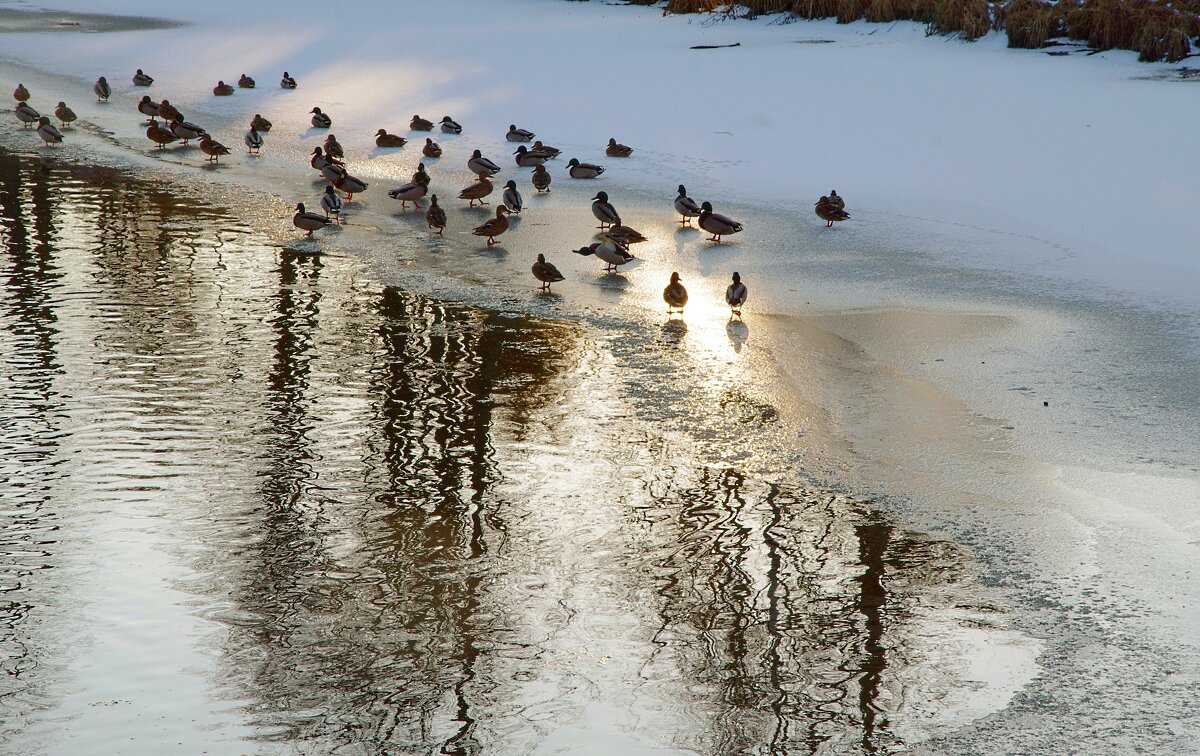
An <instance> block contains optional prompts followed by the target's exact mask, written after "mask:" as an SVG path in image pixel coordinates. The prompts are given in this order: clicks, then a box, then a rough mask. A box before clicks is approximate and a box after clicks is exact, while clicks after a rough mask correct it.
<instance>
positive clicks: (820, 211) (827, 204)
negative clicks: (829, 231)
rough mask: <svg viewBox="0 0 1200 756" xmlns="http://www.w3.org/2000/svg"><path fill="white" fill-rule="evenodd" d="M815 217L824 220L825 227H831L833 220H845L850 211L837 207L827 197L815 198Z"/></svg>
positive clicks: (839, 198)
mask: <svg viewBox="0 0 1200 756" xmlns="http://www.w3.org/2000/svg"><path fill="white" fill-rule="evenodd" d="M838 200H841V197H838ZM817 217H818V218H820V219H821V220H823V221H825V228H833V224H834V223H835V222H837V221H844V220H846V219H847V218H849V217H850V213H848V212H846V211H845V210H843V209H841V208H840V207H838V206H837V205H836V204H835V203H834V202H832V201H831V200H830V198H829V197H822V198H821V199H819V200H817Z"/></svg>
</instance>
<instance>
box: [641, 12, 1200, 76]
mask: <svg viewBox="0 0 1200 756" xmlns="http://www.w3.org/2000/svg"><path fill="white" fill-rule="evenodd" d="M629 2H631V3H634V4H637V5H646V4H651V3H653V2H654V0H629ZM743 11H745V13H746V15H748V16H751V17H753V16H758V15H765V14H772V13H788V14H791V15H793V16H798V17H800V18H836V19H837V20H838V23H843V24H848V23H851V22H853V21H857V20H858V19H860V18H865V19H866V20H868V21H872V22H877V23H890V22H893V21H902V20H912V21H917V22H920V23H924V24H926V26H927V28H928V30H929V33H931V34H948V35H958V36H961V37H962V38H963V39H967V40H973V39H978V38H979V37H982V36H984V35H985V34H987V33H988V30H989V29H992V30H996V31H999V30H1001V29H1003V30H1005V32H1006V33H1007V35H1008V46H1009V47H1023V48H1039V47H1043V46H1044V45H1045V44H1046V42H1047V41H1048V40H1050V39H1053V38H1055V37H1061V36H1068V37H1070V38H1071V39H1076V40H1082V41H1085V42H1087V44H1088V46H1089V47H1094V48H1096V49H1098V50H1109V49H1113V48H1118V49H1124V50H1134V51H1136V52H1137V53H1138V59H1139V60H1144V61H1156V60H1166V61H1170V62H1176V61H1179V60H1182V59H1183V58H1185V57H1187V56H1188V55H1189V54H1190V53H1191V51H1192V39H1193V38H1196V37H1197V35H1200V0H1057V1H1056V2H1055V1H1054V0H741V2H730V0H667V6H666V12H668V13H724V14H728V15H735V14H738V13H741V12H743ZM1197 44H1200V39H1197Z"/></svg>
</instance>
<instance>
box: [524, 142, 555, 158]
mask: <svg viewBox="0 0 1200 756" xmlns="http://www.w3.org/2000/svg"><path fill="white" fill-rule="evenodd" d="M531 151H533V152H540V153H542V154H543V155H545V156H546V159H547V160H553V159H554V158H556V157H558V156H559V155H561V154H562V150H560V149H558V148H557V147H551V146H550V145H548V144H542V142H541V140H538V141H536V142H534V143H533V147H532V148H531Z"/></svg>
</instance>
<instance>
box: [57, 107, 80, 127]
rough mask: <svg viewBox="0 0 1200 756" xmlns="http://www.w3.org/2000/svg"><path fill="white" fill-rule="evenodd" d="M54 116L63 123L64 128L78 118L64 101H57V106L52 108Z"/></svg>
mask: <svg viewBox="0 0 1200 756" xmlns="http://www.w3.org/2000/svg"><path fill="white" fill-rule="evenodd" d="M54 117H55V118H57V119H58V122H59V123H61V124H62V125H63V128H64V129H65V128H67V126H69V125H70V124H72V123H74V122H75V121H76V119H78V116H77V115H75V111H74V110H71V109H70V108H68V107H67V103H65V102H60V103H58V107H56V108H55V109H54Z"/></svg>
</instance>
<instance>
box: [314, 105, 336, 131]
mask: <svg viewBox="0 0 1200 756" xmlns="http://www.w3.org/2000/svg"><path fill="white" fill-rule="evenodd" d="M308 112H310V113H312V125H313V128H314V129H327V128H329V127H330V126H332V125H333V119H332V118H330V117H329V116H327V115H325V114H324V113H322V112H321V109H320V108H313V109H312V110H310V111H308Z"/></svg>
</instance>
